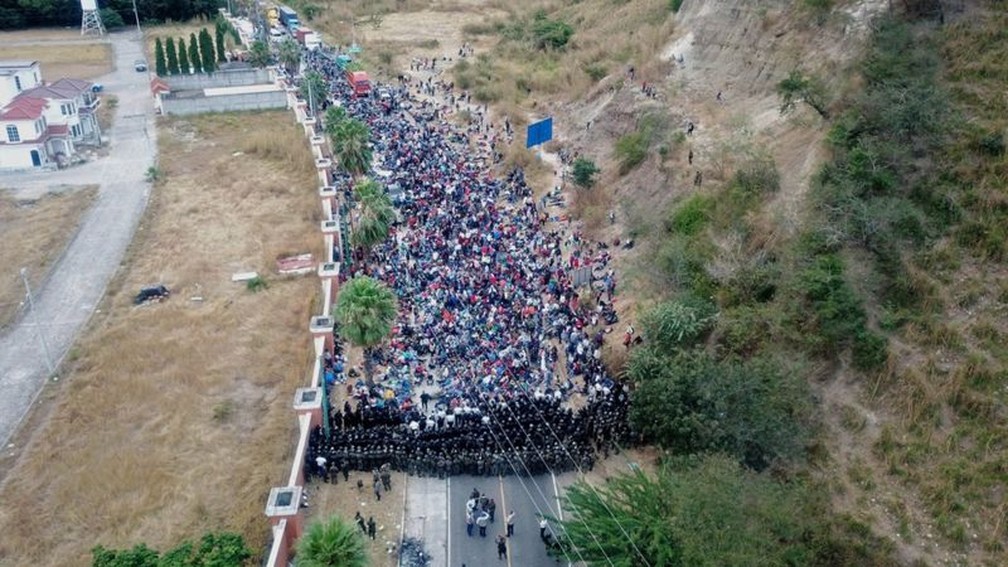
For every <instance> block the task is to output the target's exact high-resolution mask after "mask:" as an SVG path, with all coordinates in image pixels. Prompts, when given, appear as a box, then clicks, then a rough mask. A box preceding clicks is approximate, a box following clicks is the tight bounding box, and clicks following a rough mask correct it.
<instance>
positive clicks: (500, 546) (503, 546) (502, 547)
mask: <svg viewBox="0 0 1008 567" xmlns="http://www.w3.org/2000/svg"><path fill="white" fill-rule="evenodd" d="M497 559H507V540H506V539H504V534H497Z"/></svg>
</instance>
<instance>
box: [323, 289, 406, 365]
mask: <svg viewBox="0 0 1008 567" xmlns="http://www.w3.org/2000/svg"><path fill="white" fill-rule="evenodd" d="M398 308H399V307H398V305H397V302H396V297H395V294H393V293H392V290H390V289H389V288H388V286H386V285H385V284H383V283H382V282H380V281H378V280H376V279H374V278H371V277H369V276H357V277H355V278H353V279H352V280H350V281H349V282H347V283H346V285H344V286H343V287H342V288H341V289H340V294H339V297H338V298H337V299H336V306H335V308H334V309H333V314H334V315H335V316H336V320H337V321H339V323H340V332H341V334H342V335H343V338H345V339H346V340H348V341H350V342H351V343H353V344H355V345H357V346H359V347H361V348H363V349H364V373H365V375H366V376H367V381H368V383H369V384H373V383H374V363H373V361H372V360H371V356H370V349H372V348H373V347H375V346H378V345H379V344H381V342H382V341H384V340H385V337H387V336H388V334H389V333H390V332H391V331H392V324H393V323H394V322H395V319H396V314H397V312H398Z"/></svg>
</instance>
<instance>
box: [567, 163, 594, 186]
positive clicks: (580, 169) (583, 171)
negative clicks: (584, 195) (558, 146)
mask: <svg viewBox="0 0 1008 567" xmlns="http://www.w3.org/2000/svg"><path fill="white" fill-rule="evenodd" d="M572 169H573V173H574V183H575V184H576V185H577V186H578V187H584V188H585V189H587V188H589V187H591V186H593V185H595V174H597V173H598V172H599V168H598V166H596V165H595V162H593V161H592V160H590V159H588V158H586V157H579V158H577V159H576V160H574V167H573V168H572Z"/></svg>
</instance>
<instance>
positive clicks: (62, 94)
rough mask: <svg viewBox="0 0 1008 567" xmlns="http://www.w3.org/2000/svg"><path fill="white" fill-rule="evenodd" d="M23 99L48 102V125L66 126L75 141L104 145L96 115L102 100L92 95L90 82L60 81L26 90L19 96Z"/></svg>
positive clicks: (46, 115) (76, 80)
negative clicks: (29, 98) (36, 99)
mask: <svg viewBox="0 0 1008 567" xmlns="http://www.w3.org/2000/svg"><path fill="white" fill-rule="evenodd" d="M20 97H31V98H39V99H44V100H47V101H48V102H49V107H48V109H47V110H46V113H45V117H46V122H48V123H49V124H51V125H57V124H58V125H63V126H66V127H67V129H68V130H69V132H70V137H71V138H72V139H73V141H74V142H77V143H92V144H100V143H101V129H100V128H99V126H98V117H97V115H96V114H95V111H97V110H98V105H99V101H100V99H99V98H98V96H97V95H96V94H95V93H93V92H91V83H89V82H88V81H81V80H78V79H60V80H58V81H56V82H55V83H51V84H48V85H41V86H37V87H34V88H31V89H28V90H25V91H22V92H21V94H19V95H18V98H20ZM15 100H16V99H15Z"/></svg>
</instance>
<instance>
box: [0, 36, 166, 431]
mask: <svg viewBox="0 0 1008 567" xmlns="http://www.w3.org/2000/svg"><path fill="white" fill-rule="evenodd" d="M111 45H112V50H113V54H114V58H115V70H114V71H112V73H109V74H108V75H106V76H104V77H101V78H99V79H97V81H98V82H101V83H102V84H104V85H105V91H106V94H114V95H115V96H116V97H118V99H119V103H118V106H117V107H116V110H115V118H114V120H113V126H112V128H111V130H110V131H109V132H106V133H105V134H106V136H107V138H108V139H109V155H107V156H106V157H103V158H101V159H98V160H96V161H94V162H90V163H87V164H83V165H81V166H78V167H73V168H70V169H66V170H62V171H53V172H30V173H25V174H10V175H3V176H0V186H3V187H14V188H16V190H15V195H16V196H19V197H21V196H29V195H31V194H38V193H39V192H44V191H46V190H49V189H50V188H58V187H59V186H61V185H66V184H72V185H86V184H98V185H99V186H100V188H99V192H98V197H97V199H96V201H95V203H94V205H93V206H92V207H91V209H90V210H89V211H88V212H87V213H85V214H84V217H83V219H82V221H81V227H80V230H79V231H78V232H77V234H76V235H75V236H74V237H73V239H72V240H71V242H70V244H69V245H68V247H67V249H66V250H65V251H64V252H63V255H62V256H61V257H60V258H59V260H58V261H57V262H56V263H55V264H54V265H53V267H52V269H51V271H50V274H49V276H48V277H47V278H46V280H45V283H44V285H43V286H42V287H41V289H38V290H35V305H36V313H37V315H38V318H37V319H36V318H35V317H33V316H31V315H26V316H24V317H21V319H20V320H19V321H17V322H16V323H15V324H14V325H12V326H11V327H9V328H8V329H7V330H6V331H5V332H4V334H3V335H2V336H0V442H2V444H3V445H6V444H7V441H8V440H9V439H10V437H11V435H12V434H13V433H14V431H15V429H16V428H17V426H18V424H19V423H20V422H21V420H22V419H23V418H24V417H25V415H26V414H27V413H28V410H29V409H30V408H31V405H32V403H33V402H34V400H35V398H36V397H37V396H38V394H39V393H40V392H41V391H42V387H43V385H44V384H45V381H46V379H47V377H48V376H49V374H50V373H49V370H48V365H47V361H46V358H47V357H46V353H45V352H44V349H43V346H42V343H41V341H40V339H39V332H40V331H41V332H42V333H44V335H45V338H46V342H47V344H48V347H49V349H48V350H49V356H48V358H49V361H50V362H52V363H53V364H54V365H55V364H57V363H58V361H60V360H62V358H63V357H64V356H65V355H66V353H67V351H69V349H70V346H71V345H72V344H73V342H74V341H75V340H76V338H77V335H78V333H79V332H80V330H81V328H82V327H83V326H84V324H85V323H86V322H87V320H88V319H89V318H90V317H91V314H92V313H94V310H95V307H96V306H97V305H98V302H99V301H100V300H101V298H102V296H103V295H104V294H105V288H106V286H107V285H108V282H109V280H110V279H111V278H112V276H113V274H115V272H116V270H117V269H118V268H119V265H120V263H121V262H122V258H123V255H124V254H125V253H126V248H127V246H128V245H129V243H130V240H132V238H133V232H134V231H135V230H136V227H137V224H138V223H139V221H140V217H141V216H142V215H143V211H144V208H146V206H147V200H148V197H149V195H150V184H149V183H147V182H146V181H145V179H144V177H145V174H146V171H147V168H148V167H150V166H151V165H152V164H153V163H154V159H155V155H156V152H157V145H156V143H155V139H154V107H153V102H152V99H151V96H150V91H149V85H148V80H149V75H148V74H147V73H137V72H136V71H134V69H133V61H134V60H136V59H139V58H141V57H143V55H142V46H141V43H140V41H139V40H138V39H137V37H136V32H132V31H131V32H123V33H116V34H112V35H111ZM42 73H43V75H45V68H43V69H42ZM46 79H47V80H54V79H55V78H54V77H48V76H47V77H46ZM103 103H104V101H103ZM0 269H2V270H13V271H14V272H15V274H16V271H17V270H18V267H17V266H0ZM36 320H38V321H40V326H38V327H37V326H36V325H35V321H36Z"/></svg>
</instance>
